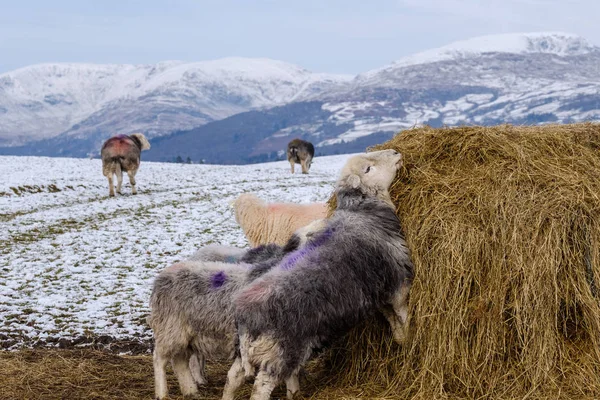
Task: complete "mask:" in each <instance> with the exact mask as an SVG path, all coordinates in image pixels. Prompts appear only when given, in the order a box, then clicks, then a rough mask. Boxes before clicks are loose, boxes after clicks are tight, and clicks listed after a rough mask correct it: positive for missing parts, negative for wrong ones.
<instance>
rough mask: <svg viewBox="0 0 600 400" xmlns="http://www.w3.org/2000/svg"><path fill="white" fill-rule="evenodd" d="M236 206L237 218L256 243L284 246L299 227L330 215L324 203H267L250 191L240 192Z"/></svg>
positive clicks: (252, 244)
mask: <svg viewBox="0 0 600 400" xmlns="http://www.w3.org/2000/svg"><path fill="white" fill-rule="evenodd" d="M233 208H234V213H235V220H236V221H237V223H238V224H239V225H240V227H241V228H242V230H243V231H244V234H245V235H246V238H247V239H248V242H250V245H251V246H253V247H255V246H258V245H261V244H267V243H275V244H278V245H280V246H283V245H284V244H285V243H286V242H287V241H288V240H289V238H290V237H291V236H292V234H293V233H294V232H295V231H296V230H298V229H300V228H301V227H303V226H306V225H308V224H310V223H311V222H313V221H315V220H318V219H322V218H325V217H326V216H327V204H325V203H311V204H295V203H271V204H267V203H266V202H265V201H263V200H261V199H259V198H258V197H257V196H255V195H254V194H251V193H244V194H241V195H240V196H239V197H238V198H237V199H236V200H235V201H234V202H233Z"/></svg>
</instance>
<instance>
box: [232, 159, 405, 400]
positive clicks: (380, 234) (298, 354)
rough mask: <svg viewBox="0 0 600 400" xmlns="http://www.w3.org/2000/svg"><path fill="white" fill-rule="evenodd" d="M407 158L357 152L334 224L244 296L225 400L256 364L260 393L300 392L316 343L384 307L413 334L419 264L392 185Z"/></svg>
mask: <svg viewBox="0 0 600 400" xmlns="http://www.w3.org/2000/svg"><path fill="white" fill-rule="evenodd" d="M400 161H401V156H400V154H398V153H397V152H396V151H394V150H383V151H378V152H373V153H368V154H365V155H359V156H354V157H352V158H350V159H349V160H348V162H347V164H346V165H345V166H344V168H343V169H342V172H341V176H340V179H339V180H338V184H337V188H336V195H337V203H338V205H337V208H336V210H335V211H334V214H333V215H332V217H331V218H330V219H329V220H328V221H327V224H326V225H325V227H324V228H322V229H321V230H320V231H319V232H316V233H315V234H314V235H313V237H312V238H311V239H310V240H309V241H308V242H307V244H306V245H304V246H303V247H302V248H300V249H299V250H296V251H294V252H292V253H290V254H288V255H287V256H285V258H284V259H283V260H282V261H280V262H279V264H278V265H277V266H275V267H274V268H272V269H270V270H269V271H268V272H266V273H265V274H263V275H262V276H261V277H260V278H258V279H256V280H254V281H253V282H252V283H250V284H249V285H247V286H246V287H244V288H243V289H242V290H241V291H240V292H239V293H238V294H237V295H236V298H235V300H234V306H235V308H234V309H235V319H236V324H237V327H238V335H239V340H240V346H239V352H240V353H239V357H237V358H236V360H235V361H234V363H233V365H232V367H231V369H230V370H229V372H228V374H227V383H226V385H225V389H224V393H223V399H224V400H231V399H233V398H234V394H235V391H236V389H237V388H238V387H239V386H240V385H241V383H242V382H243V381H244V376H245V375H246V376H248V375H252V374H254V371H255V368H257V369H258V374H257V375H256V380H255V383H254V390H253V393H252V397H251V399H253V400H266V399H268V398H269V396H270V394H271V392H272V390H273V389H274V387H275V386H276V384H277V383H279V382H281V381H285V382H286V383H287V384H288V388H290V387H291V389H290V390H291V391H292V392H293V391H295V390H297V389H298V388H297V386H295V384H296V383H297V381H296V380H295V378H294V377H295V375H296V374H297V373H298V371H299V369H300V368H301V367H302V366H303V364H304V363H305V362H306V361H307V360H308V358H309V357H310V356H311V353H312V352H313V350H314V349H318V348H320V347H322V346H324V345H325V344H326V343H327V342H330V341H331V340H334V339H336V338H338V337H340V336H342V335H344V334H345V333H346V332H348V331H349V330H350V329H352V328H353V327H355V326H356V325H357V324H359V323H360V322H361V321H364V320H365V319H366V318H367V317H369V316H370V315H373V314H374V313H376V312H377V311H378V310H381V309H386V310H388V312H386V313H385V315H386V317H387V318H388V319H389V320H390V324H391V326H392V329H394V336H395V338H396V339H397V340H402V339H403V338H404V336H405V328H406V326H407V296H408V290H409V288H410V285H411V282H412V277H413V266H412V262H411V260H410V256H409V250H408V248H407V246H406V243H405V241H404V238H403V236H402V233H401V227H400V221H399V219H398V217H397V216H396V214H395V212H394V207H393V205H392V202H391V200H390V196H389V192H388V188H389V186H390V185H391V183H392V181H393V179H394V177H395V175H396V172H397V170H398V167H399V164H400Z"/></svg>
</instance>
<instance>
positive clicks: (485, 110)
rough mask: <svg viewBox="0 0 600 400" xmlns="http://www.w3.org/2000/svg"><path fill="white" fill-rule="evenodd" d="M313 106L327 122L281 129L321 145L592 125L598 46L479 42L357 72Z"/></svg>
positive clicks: (599, 96) (542, 36) (529, 37)
mask: <svg viewBox="0 0 600 400" xmlns="http://www.w3.org/2000/svg"><path fill="white" fill-rule="evenodd" d="M319 100H322V101H323V105H322V109H323V110H324V111H326V112H328V113H330V115H328V116H327V118H326V119H322V117H320V118H321V119H319V120H318V122H316V123H315V124H312V125H311V126H309V127H308V126H306V124H304V127H303V128H302V129H294V128H293V127H290V126H288V127H286V129H287V131H289V133H290V135H298V134H299V133H300V132H301V131H305V132H307V133H308V135H306V136H307V137H310V138H311V139H312V140H313V141H314V142H316V143H318V145H319V146H321V147H326V146H330V145H335V144H340V143H343V142H351V141H354V140H356V139H357V138H360V137H365V136H369V135H373V134H374V133H376V132H380V133H387V134H388V135H390V134H392V133H394V132H398V131H400V130H402V129H405V128H408V127H411V126H414V125H416V124H430V125H434V126H439V125H457V124H496V123H505V122H510V123H517V124H523V123H524V124H531V123H543V122H572V121H583V120H597V119H599V118H600V47H597V46H593V45H591V44H589V43H588V42H587V41H586V40H585V39H583V38H581V37H579V36H576V35H571V34H566V33H532V34H510V35H496V36H484V37H479V38H474V39H471V40H467V41H461V42H456V43H453V44H450V45H448V46H444V47H441V48H439V49H434V50H429V51H426V52H423V53H419V54H415V55H413V56H409V57H406V58H403V59H400V60H398V61H396V62H393V63H391V64H390V65H387V66H384V67H382V68H378V69H375V70H372V71H368V72H366V73H363V74H359V75H358V76H357V77H356V78H355V79H353V80H352V81H351V82H349V83H348V84H347V85H346V86H344V87H342V88H340V89H338V90H337V91H336V92H334V93H326V94H324V95H323V96H321V97H319ZM331 124H333V125H334V126H336V127H341V126H343V127H344V128H343V132H341V133H340V132H332V131H331V129H328V126H329V127H331ZM284 133H285V132H275V133H274V136H276V137H281V135H283V134H284ZM324 151H325V152H327V150H326V149H324Z"/></svg>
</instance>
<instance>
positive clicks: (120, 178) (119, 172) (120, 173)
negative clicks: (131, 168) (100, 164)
mask: <svg viewBox="0 0 600 400" xmlns="http://www.w3.org/2000/svg"><path fill="white" fill-rule="evenodd" d="M116 174H117V193H119V194H121V185H122V184H123V171H122V170H121V166H120V165H119V164H117V171H116Z"/></svg>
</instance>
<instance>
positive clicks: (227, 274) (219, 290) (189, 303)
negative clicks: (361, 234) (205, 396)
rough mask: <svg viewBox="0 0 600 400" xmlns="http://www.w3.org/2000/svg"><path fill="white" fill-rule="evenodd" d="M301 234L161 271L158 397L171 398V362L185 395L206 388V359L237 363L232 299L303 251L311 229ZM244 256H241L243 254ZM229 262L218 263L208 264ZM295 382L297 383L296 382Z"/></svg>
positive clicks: (156, 304)
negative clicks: (278, 242) (292, 254)
mask: <svg viewBox="0 0 600 400" xmlns="http://www.w3.org/2000/svg"><path fill="white" fill-rule="evenodd" d="M322 226H323V223H321V222H319V221H317V222H315V223H314V224H313V225H312V227H311V226H309V227H305V228H303V229H300V230H299V231H298V232H297V234H295V235H293V236H292V238H291V239H290V240H289V242H288V243H287V244H286V245H285V246H284V247H282V246H277V245H275V244H269V245H263V246H260V247H257V248H253V249H250V250H247V251H243V250H242V251H240V250H241V249H237V248H233V247H226V246H208V248H204V249H201V250H200V251H199V252H197V253H196V254H195V255H194V256H193V257H194V258H195V260H196V261H184V262H181V263H177V264H175V265H172V266H170V267H168V268H167V269H165V270H164V271H162V272H161V273H160V274H159V275H158V277H157V278H156V280H155V282H154V288H153V291H152V295H151V298H150V308H151V314H150V317H149V318H148V323H149V325H150V327H151V328H152V330H153V334H154V376H155V390H156V398H158V399H163V398H165V397H166V396H167V393H168V390H167V380H166V370H165V367H166V364H167V362H168V361H169V360H171V363H172V366H173V370H174V371H175V374H176V375H177V378H178V381H179V386H180V389H181V392H182V394H184V395H189V394H194V393H196V392H197V385H202V384H205V383H206V378H205V374H204V370H205V361H206V359H220V358H221V359H222V358H230V359H231V358H233V355H234V349H235V348H234V344H235V342H236V340H237V337H236V336H237V333H236V330H235V325H234V319H233V305H232V299H233V296H234V294H235V293H237V291H239V290H240V289H241V288H242V287H244V285H246V284H247V283H248V282H250V281H252V280H253V279H256V278H257V277H258V276H260V275H261V274H263V273H265V272H266V271H268V270H269V269H270V268H272V267H273V266H274V265H276V264H277V262H278V261H280V260H281V259H282V258H283V257H284V256H285V254H287V253H290V252H292V251H294V250H295V249H297V248H298V247H299V246H301V245H302V244H303V243H305V242H306V240H307V239H308V238H309V237H310V235H311V232H312V230H313V229H315V230H316V229H319V228H320V227H322ZM242 253H243V254H242ZM217 259H221V260H226V259H227V260H230V261H232V262H233V263H228V262H215V261H206V260H217ZM296 379H297V378H296Z"/></svg>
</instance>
